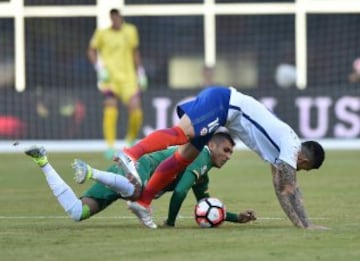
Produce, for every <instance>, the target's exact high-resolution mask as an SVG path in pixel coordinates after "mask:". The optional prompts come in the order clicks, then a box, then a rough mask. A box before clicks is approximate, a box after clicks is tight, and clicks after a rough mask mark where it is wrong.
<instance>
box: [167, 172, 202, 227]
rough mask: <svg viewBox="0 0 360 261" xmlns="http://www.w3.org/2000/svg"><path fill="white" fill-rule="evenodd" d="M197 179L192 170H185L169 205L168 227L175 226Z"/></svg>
mask: <svg viewBox="0 0 360 261" xmlns="http://www.w3.org/2000/svg"><path fill="white" fill-rule="evenodd" d="M195 179H196V177H195V176H194V175H193V174H192V172H191V170H188V169H187V170H185V172H184V174H183V175H182V177H181V179H180V180H179V182H178V183H177V184H176V187H175V189H174V192H173V194H172V196H171V199H170V204H169V213H168V218H167V224H168V225H170V226H174V225H175V220H176V217H177V215H178V213H179V211H180V208H181V205H182V203H183V202H184V200H185V198H186V195H187V193H188V192H189V190H190V188H191V186H192V185H193V184H194V182H195Z"/></svg>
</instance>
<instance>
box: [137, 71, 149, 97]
mask: <svg viewBox="0 0 360 261" xmlns="http://www.w3.org/2000/svg"><path fill="white" fill-rule="evenodd" d="M137 80H138V84H139V87H140V89H141V90H142V91H146V89H147V87H148V79H147V76H146V72H145V69H144V67H143V66H139V67H138V68H137Z"/></svg>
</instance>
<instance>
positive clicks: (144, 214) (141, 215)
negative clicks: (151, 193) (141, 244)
mask: <svg viewBox="0 0 360 261" xmlns="http://www.w3.org/2000/svg"><path fill="white" fill-rule="evenodd" d="M127 205H128V208H129V209H130V210H131V212H132V213H134V214H135V215H136V216H137V217H138V219H139V220H140V222H141V223H143V224H144V225H145V226H146V227H148V228H151V229H156V228H157V225H156V224H155V223H154V221H153V220H152V217H151V210H150V208H146V207H143V206H141V205H140V204H139V203H137V202H135V201H127Z"/></svg>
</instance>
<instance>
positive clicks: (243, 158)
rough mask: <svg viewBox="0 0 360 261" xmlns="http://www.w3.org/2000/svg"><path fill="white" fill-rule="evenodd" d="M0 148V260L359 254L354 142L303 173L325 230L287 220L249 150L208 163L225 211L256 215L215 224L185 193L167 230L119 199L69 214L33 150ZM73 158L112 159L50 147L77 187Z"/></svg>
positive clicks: (359, 189)
mask: <svg viewBox="0 0 360 261" xmlns="http://www.w3.org/2000/svg"><path fill="white" fill-rule="evenodd" d="M0 157H1V163H0V173H1V174H0V260H4V261H5V260H6V261H8V260H102V261H105V260H190V259H192V260H266V261H271V260H360V204H359V203H360V175H359V169H360V168H359V166H360V151H351V152H335V151H330V152H328V153H327V159H326V162H325V164H324V166H323V168H322V169H321V170H317V171H312V172H299V175H298V181H299V184H300V187H301V189H302V193H303V196H304V200H305V206H306V209H307V211H308V214H309V216H310V217H311V219H312V220H313V222H314V223H318V224H321V225H325V226H328V227H330V228H331V229H330V230H328V231H307V230H301V229H297V228H295V227H293V226H292V224H291V223H290V221H289V220H288V219H287V218H286V217H285V214H284V213H283V211H282V210H281V208H280V206H279V203H278V201H277V199H276V197H275V194H274V191H273V187H272V182H271V175H270V169H269V166H268V165H267V164H266V163H264V162H262V161H260V160H259V159H258V157H257V156H255V155H254V154H252V153H250V152H237V153H236V154H235V155H234V157H233V159H232V160H231V161H230V162H229V163H228V164H227V165H226V166H225V167H224V168H223V169H222V170H221V171H219V170H213V171H212V172H211V174H210V175H211V177H212V180H211V193H212V195H213V196H216V197H218V198H220V199H222V200H223V201H224V203H225V204H226V206H227V208H228V210H230V211H236V212H238V211H241V210H244V209H246V208H252V209H254V210H255V211H256V213H257V216H258V220H257V221H256V222H254V223H252V224H243V225H241V224H230V223H225V224H223V225H222V226H221V227H219V228H216V229H201V228H199V227H197V225H196V224H195V221H194V220H193V218H192V217H191V216H192V213H193V207H194V203H195V201H194V196H193V195H192V193H191V192H190V194H189V196H188V198H187V199H186V201H185V202H184V204H183V207H182V209H181V212H180V214H181V217H179V219H178V221H177V226H176V228H173V229H169V228H162V229H158V230H149V229H146V228H144V227H142V226H141V225H140V224H139V223H138V221H137V219H135V218H134V217H133V215H132V214H131V213H130V212H129V211H128V210H127V209H126V207H125V202H124V201H119V202H118V203H116V204H114V205H113V206H111V207H109V208H108V209H107V210H105V211H104V212H103V213H100V214H99V215H97V216H95V217H93V218H91V219H89V220H86V221H83V222H80V223H75V222H74V221H72V220H71V219H70V218H68V217H67V216H66V215H65V213H64V212H63V210H62V208H61V207H60V206H59V205H58V203H57V201H56V199H55V198H54V197H53V195H52V193H51V191H50V190H49V188H48V186H47V183H46V181H45V179H44V176H43V174H42V173H41V171H40V170H39V168H38V167H37V166H35V164H34V163H33V162H32V161H31V160H30V159H28V158H27V157H26V156H25V155H22V154H0ZM75 157H77V158H80V159H83V160H86V161H88V162H89V163H92V165H93V166H94V167H96V168H105V167H107V166H108V165H110V164H111V162H107V161H105V160H103V158H102V155H101V154H100V153H98V154H96V153H92V154H91V153H88V154H69V153H68V154H65V153H64V154H60V153H50V155H49V159H50V162H51V163H52V165H53V166H54V167H55V168H56V169H57V170H58V172H59V173H60V174H61V175H62V177H63V178H64V179H65V180H66V181H67V182H68V184H69V185H70V186H71V187H72V188H73V189H74V191H75V192H76V193H77V194H78V195H80V194H81V193H82V191H84V190H85V189H86V188H87V186H88V185H87V184H84V185H78V184H75V182H73V180H72V174H73V173H72V169H71V167H70V163H71V161H72V159H73V158H75ZM168 200H169V195H166V196H164V197H163V198H161V199H159V200H156V201H154V203H153V208H154V218H155V221H157V223H161V222H162V221H163V219H164V218H165V216H166V213H167V207H168Z"/></svg>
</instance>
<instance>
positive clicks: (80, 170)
mask: <svg viewBox="0 0 360 261" xmlns="http://www.w3.org/2000/svg"><path fill="white" fill-rule="evenodd" d="M71 166H72V168H73V169H74V170H75V174H74V180H75V182H76V183H78V184H83V183H84V182H85V181H86V180H89V179H91V178H92V169H91V167H90V166H89V165H88V164H86V163H85V162H84V161H82V160H79V159H75V160H74V162H73V164H72V165H71Z"/></svg>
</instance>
